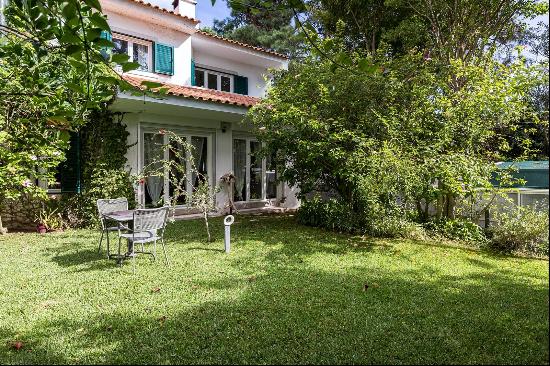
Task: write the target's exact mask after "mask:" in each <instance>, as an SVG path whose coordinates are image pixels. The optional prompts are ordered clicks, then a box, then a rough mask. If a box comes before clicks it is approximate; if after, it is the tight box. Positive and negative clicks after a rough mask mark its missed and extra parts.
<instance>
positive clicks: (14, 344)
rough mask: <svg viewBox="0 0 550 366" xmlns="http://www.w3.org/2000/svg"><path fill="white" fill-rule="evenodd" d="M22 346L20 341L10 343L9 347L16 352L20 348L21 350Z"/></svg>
mask: <svg viewBox="0 0 550 366" xmlns="http://www.w3.org/2000/svg"><path fill="white" fill-rule="evenodd" d="M23 346H24V344H23V342H21V341H14V342H11V343H10V347H11V348H13V349H14V350H16V351H19V350H20V349H21V348H23Z"/></svg>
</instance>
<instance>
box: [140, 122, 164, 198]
mask: <svg viewBox="0 0 550 366" xmlns="http://www.w3.org/2000/svg"><path fill="white" fill-rule="evenodd" d="M163 144H164V139H163V136H162V135H159V134H156V133H145V134H144V135H143V168H144V172H145V174H146V175H147V178H146V179H145V189H144V191H145V192H144V194H145V206H146V207H157V206H160V205H162V196H163V190H164V176H163V174H162V172H161V170H162V163H160V160H162V159H163V156H164V152H163V148H162V146H163Z"/></svg>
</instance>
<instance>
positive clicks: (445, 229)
mask: <svg viewBox="0 0 550 366" xmlns="http://www.w3.org/2000/svg"><path fill="white" fill-rule="evenodd" d="M423 226H424V228H425V229H427V230H428V231H430V232H431V233H433V234H436V235H441V236H443V237H445V238H447V239H451V240H458V241H462V242H465V243H468V244H476V245H481V244H483V243H486V242H487V237H486V236H485V233H484V231H483V229H482V228H481V227H480V226H479V225H478V224H476V223H474V222H472V221H470V220H469V219H466V218H457V219H443V220H432V221H428V222H426V223H424V224H423Z"/></svg>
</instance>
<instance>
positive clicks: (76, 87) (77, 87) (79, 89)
mask: <svg viewBox="0 0 550 366" xmlns="http://www.w3.org/2000/svg"><path fill="white" fill-rule="evenodd" d="M65 86H66V87H67V88H69V89H71V90H72V91H75V92H77V93H82V86H81V85H78V84H75V83H71V82H68V83H65Z"/></svg>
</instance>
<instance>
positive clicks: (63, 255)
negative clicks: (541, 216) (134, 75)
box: [0, 216, 549, 364]
mask: <svg viewBox="0 0 550 366" xmlns="http://www.w3.org/2000/svg"><path fill="white" fill-rule="evenodd" d="M211 225H212V226H213V227H214V231H213V234H214V237H215V238H216V241H215V242H214V243H211V244H206V243H205V235H206V234H205V232H204V223H203V222H202V221H184V222H177V223H175V224H171V226H170V228H169V230H168V232H167V237H168V243H167V246H168V252H169V255H170V258H171V262H172V263H171V265H170V266H169V267H167V266H165V265H164V263H163V261H162V259H163V258H162V256H161V255H160V256H159V259H158V260H157V261H156V262H152V261H151V259H150V257H149V256H141V257H138V259H137V269H136V274H135V275H133V274H132V265H131V263H130V262H127V263H125V264H124V265H123V267H122V268H119V267H117V266H116V265H115V263H114V261H113V260H107V259H106V258H105V251H104V250H103V252H102V253H101V255H98V254H97V240H98V238H99V236H98V232H96V231H87V230H78V231H67V232H65V233H53V234H47V235H39V234H9V235H7V236H4V237H0V270H1V274H2V276H1V277H0V363H2V364H5V363H10V364H13V363H138V364H139V363H167V364H170V363H172V364H176V363H227V364H233V363H239V364H241V363H265V364H269V363H326V364H333V363H336V364H341V363H346V364H349V363H422V364H425V363H460V364H462V363H468V364H471V363H486V364H491V363H497V364H502V363H509V364H518V363H520V364H524V363H537V364H538V363H548V346H549V345H548V261H542V260H532V259H521V258H513V257H501V256H495V255H491V254H488V253H482V252H476V251H472V250H467V249H461V248H452V247H445V246H440V245H437V243H430V242H413V241H407V240H380V239H362V238H360V237H353V236H349V235H343V234H335V233H332V232H327V231H323V230H319V229H315V228H308V227H303V226H299V225H298V224H296V223H295V221H294V218H293V217H291V216H240V217H238V218H237V220H236V223H235V225H233V227H232V234H233V242H232V244H233V246H232V252H231V254H229V255H227V254H225V253H224V252H223V225H222V221H221V219H214V220H212V222H211ZM112 241H114V237H113V240H112ZM161 253H162V252H161V251H160V253H159V254H161ZM367 286H368V287H367ZM17 342H21V343H17ZM19 346H21V348H20V349H19V350H17V349H16V348H17V347H19Z"/></svg>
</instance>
